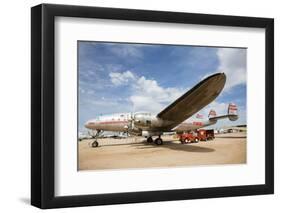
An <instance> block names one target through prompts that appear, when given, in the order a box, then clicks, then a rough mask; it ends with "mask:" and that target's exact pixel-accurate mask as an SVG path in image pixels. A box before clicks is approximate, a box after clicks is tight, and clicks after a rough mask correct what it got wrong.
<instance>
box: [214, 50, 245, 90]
mask: <svg viewBox="0 0 281 213" xmlns="http://www.w3.org/2000/svg"><path fill="white" fill-rule="evenodd" d="M246 51H247V50H246V49H238V48H220V49H219V50H218V51H217V55H218V58H219V62H220V65H219V69H218V70H219V71H220V72H224V73H225V74H226V77H227V80H226V85H225V90H229V89H231V88H232V87H234V86H236V85H239V84H244V83H246V77H247V73H246V68H247V64H246V61H247V58H246Z"/></svg>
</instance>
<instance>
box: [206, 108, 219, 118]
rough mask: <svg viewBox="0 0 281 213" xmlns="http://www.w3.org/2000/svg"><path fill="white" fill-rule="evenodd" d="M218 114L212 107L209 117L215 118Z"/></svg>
mask: <svg viewBox="0 0 281 213" xmlns="http://www.w3.org/2000/svg"><path fill="white" fill-rule="evenodd" d="M216 116H217V113H216V111H215V110H213V109H211V110H210V112H209V115H208V118H214V117H216Z"/></svg>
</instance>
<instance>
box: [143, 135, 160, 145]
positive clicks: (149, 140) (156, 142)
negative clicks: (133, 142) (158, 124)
mask: <svg viewBox="0 0 281 213" xmlns="http://www.w3.org/2000/svg"><path fill="white" fill-rule="evenodd" d="M146 141H147V143H152V142H153V139H152V137H148V138H147V139H146ZM154 143H155V144H157V145H163V140H162V138H161V137H160V136H159V137H158V138H156V139H155V140H154Z"/></svg>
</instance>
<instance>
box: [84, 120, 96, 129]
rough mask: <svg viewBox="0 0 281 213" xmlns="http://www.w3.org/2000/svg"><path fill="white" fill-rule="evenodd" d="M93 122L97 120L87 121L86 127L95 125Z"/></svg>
mask: <svg viewBox="0 0 281 213" xmlns="http://www.w3.org/2000/svg"><path fill="white" fill-rule="evenodd" d="M93 124H95V122H93V121H87V122H86V123H85V124H84V126H85V127H86V128H90V126H91V125H93Z"/></svg>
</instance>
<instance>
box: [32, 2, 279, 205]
mask: <svg viewBox="0 0 281 213" xmlns="http://www.w3.org/2000/svg"><path fill="white" fill-rule="evenodd" d="M58 16H64V17H80V18H100V19H112V20H131V21H145V22H162V23H182V24H200V25H217V26H237V27H251V28H264V29H265V34H266V42H265V43H266V47H265V61H266V64H265V76H266V77H265V85H266V86H265V89H266V91H265V94H266V97H265V100H266V101H265V102H266V106H265V115H266V118H265V121H266V124H265V126H266V127H265V132H266V134H265V184H261V185H246V186H225V187H214V188H198V189H177V190H163V191H145V192H130V193H112V194H93V195H78V196H76V195H73V196H60V197H56V196H55V195H54V189H55V181H54V178H55V170H54V166H55V165H54V163H55V161H54V157H55V156H54V153H55V152H54V151H55V144H54V141H55V140H54V135H55V134H54V133H55V125H54V124H55V107H54V106H55V99H54V95H55V85H54V78H55V75H54V72H55V69H54V65H55V64H54V60H55V57H54V50H55V46H54V45H55V44H54V21H55V17H58ZM273 150H274V20H273V19H271V18H256V17H241V16H225V15H208V14H194V13H179V12H164V11H148V10H132V9H113V8H102V7H86V6H68V5H53V4H41V5H38V6H35V7H32V8H31V204H32V205H34V206H37V207H39V208H43V209H46V208H60V207H76V206H91V205H106V204H122V203H140V202H155V201H169V200H183V199H198V198H217V197H228V196H245V195H260V194H272V193H274V151H273Z"/></svg>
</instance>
